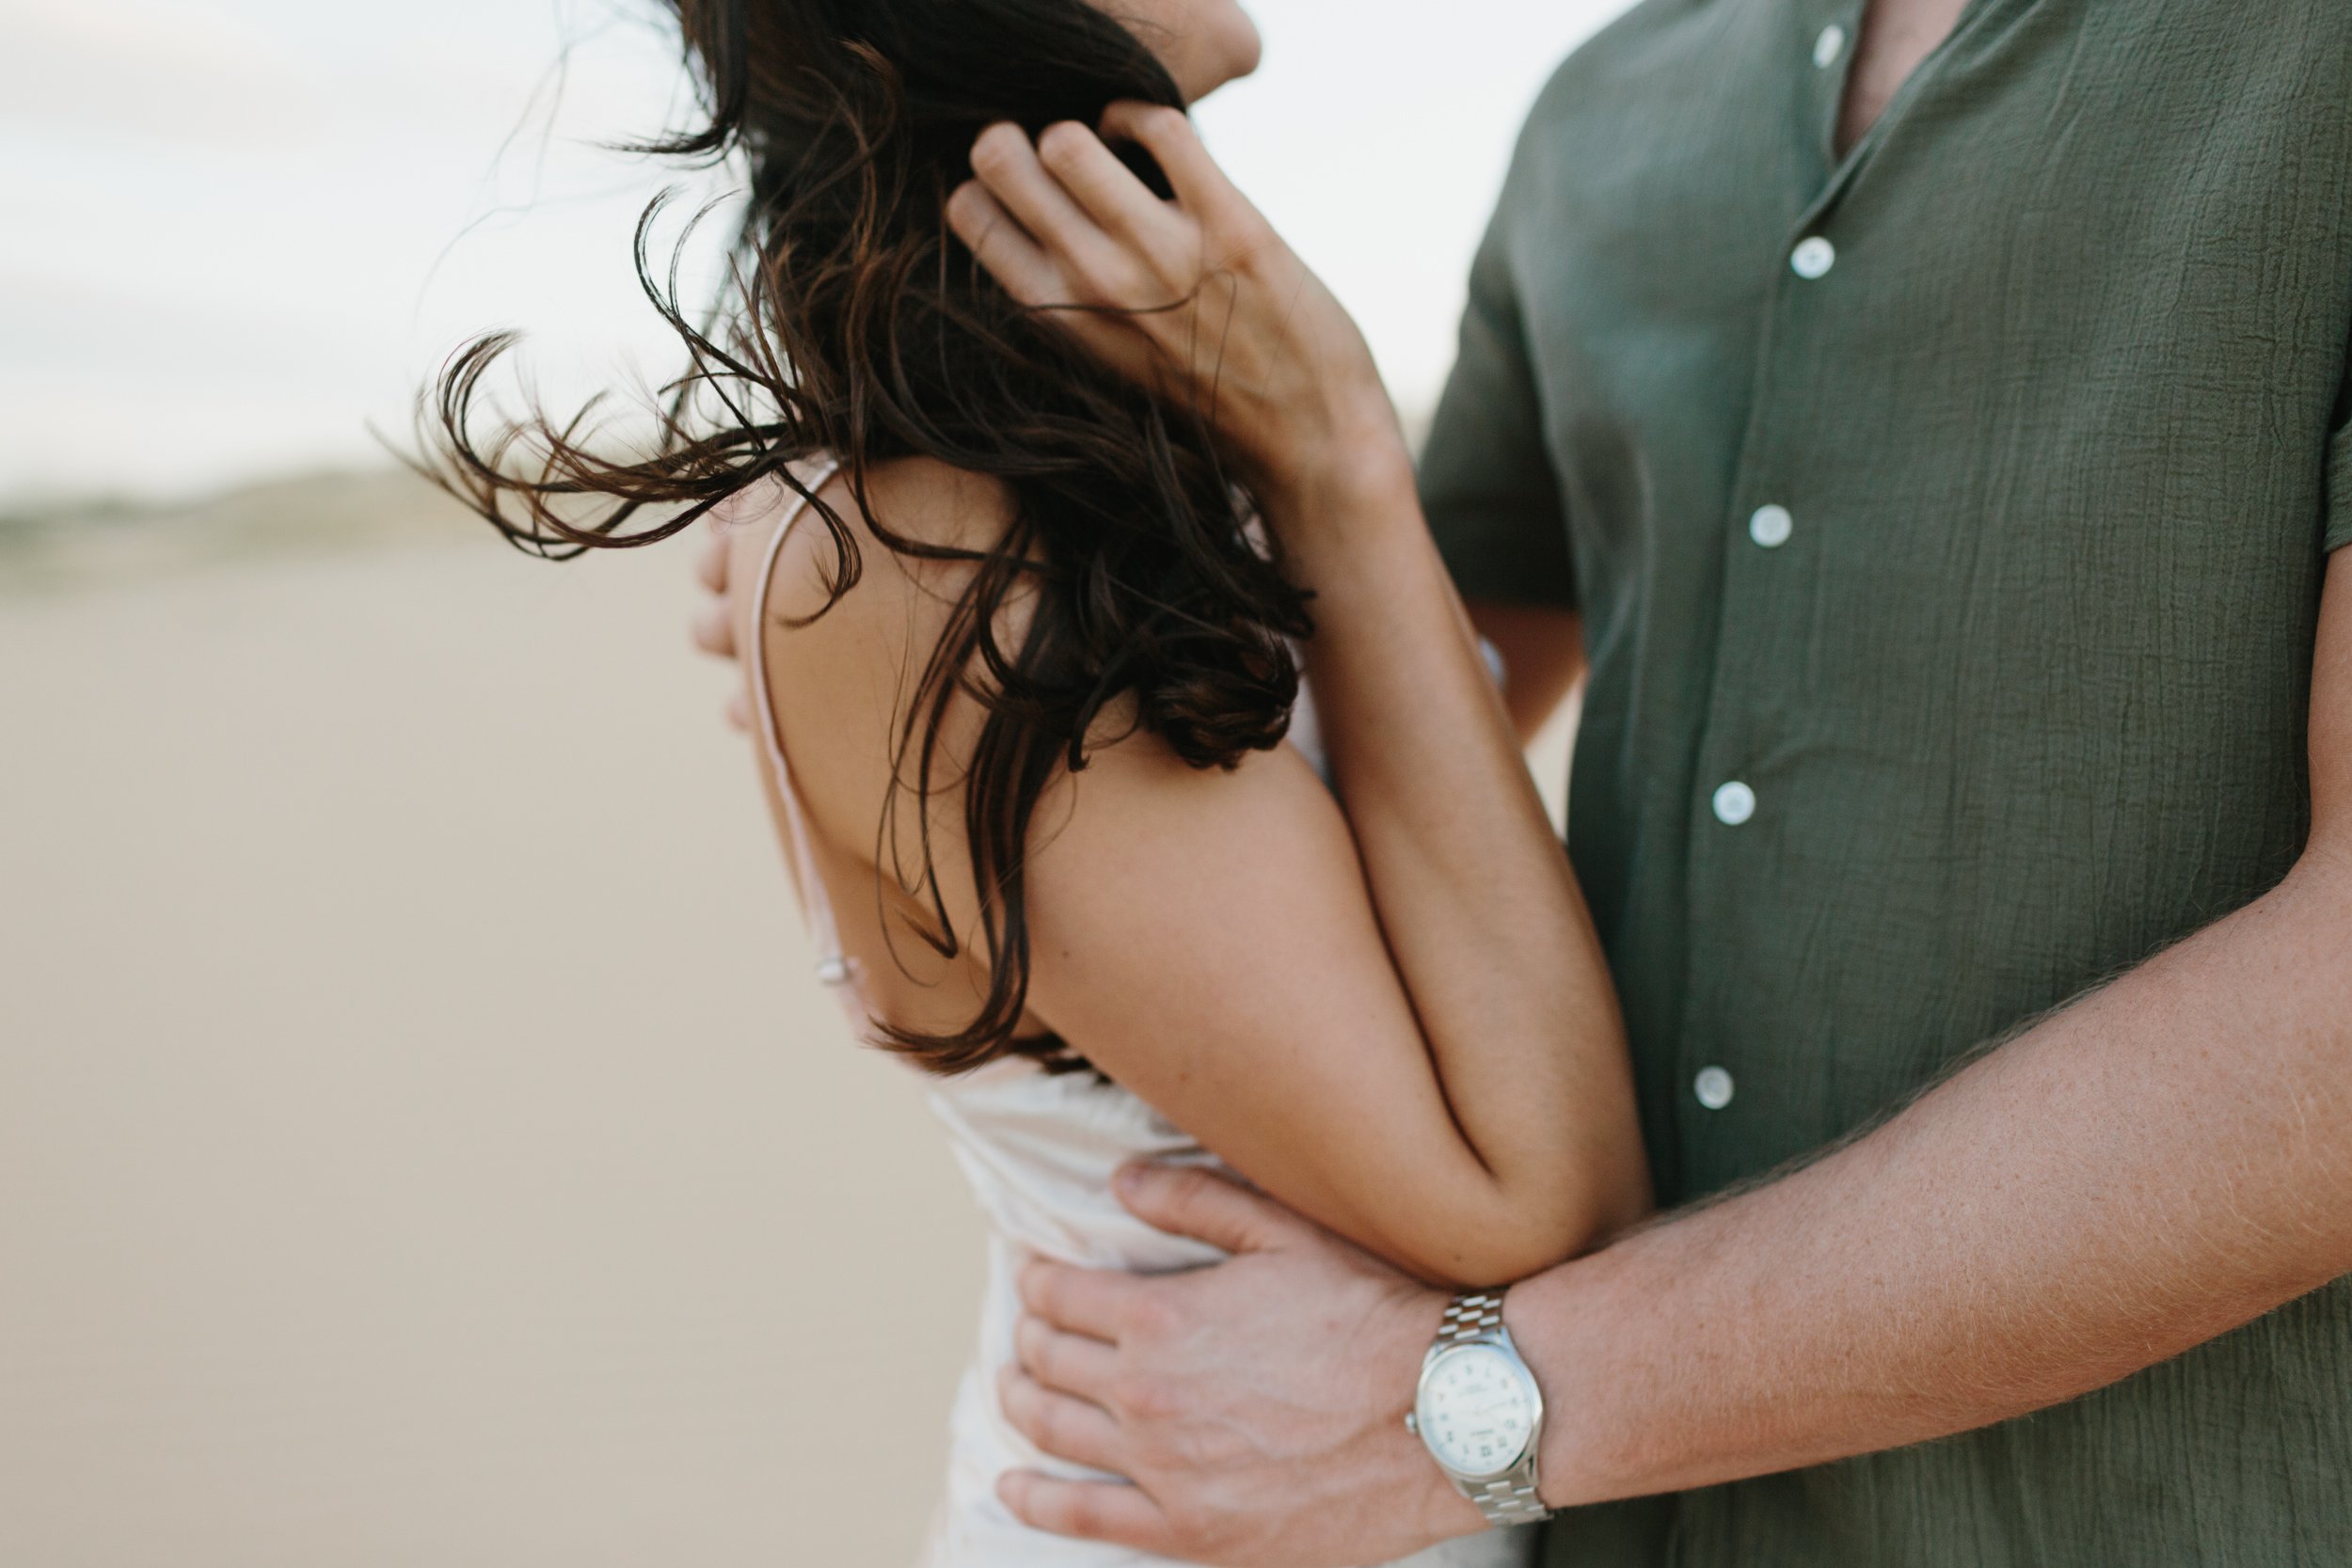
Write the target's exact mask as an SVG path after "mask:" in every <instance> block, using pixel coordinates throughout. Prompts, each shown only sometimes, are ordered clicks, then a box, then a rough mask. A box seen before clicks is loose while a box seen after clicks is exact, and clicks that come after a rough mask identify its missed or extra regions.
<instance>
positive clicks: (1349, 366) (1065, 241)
mask: <svg viewBox="0 0 2352 1568" xmlns="http://www.w3.org/2000/svg"><path fill="white" fill-rule="evenodd" d="M1112 142H1128V143H1134V144H1135V145H1136V146H1138V147H1140V148H1142V149H1143V150H1145V151H1147V152H1149V153H1150V154H1151V155H1152V158H1153V159H1154V160H1155V161H1156V162H1157V163H1158V165H1159V166H1160V168H1161V170H1162V171H1163V172H1164V173H1165V174H1166V175H1167V177H1168V184H1169V186H1170V187H1171V188H1172V189H1173V191H1174V192H1175V198H1174V199H1173V200H1162V199H1161V198H1159V197H1158V196H1157V195H1155V194H1154V193H1153V192H1152V189H1151V188H1150V187H1149V186H1147V185H1146V184H1145V183H1144V182H1142V180H1140V179H1138V178H1137V177H1136V174H1135V172H1134V171H1133V170H1132V169H1130V168H1129V167H1128V166H1126V165H1125V164H1124V163H1122V162H1120V158H1119V157H1118V155H1117V154H1116V153H1114V152H1113V151H1112V150H1111V148H1110V146H1109V145H1108V143H1112ZM972 168H973V172H974V173H975V175H976V176H977V178H976V179H974V180H972V181H970V182H966V183H965V184H963V185H962V186H961V187H960V188H958V189H957V191H956V192H955V194H954V196H953V197H952V198H950V199H949V201H948V205H947V218H948V222H949V223H950V225H952V226H953V228H954V230H955V231H956V233H957V235H958V237H960V238H961V240H962V241H963V243H964V244H965V245H967V246H969V247H970V248H971V250H972V252H973V254H974V255H975V256H977V258H978V259H979V261H980V263H981V265H983V266H985V267H986V268H987V269H988V270H989V272H990V273H991V274H992V275H993V276H994V277H995V278H996V279H997V281H998V282H1000V283H1001V284H1003V285H1004V287H1005V288H1006V289H1007V290H1008V291H1009V292H1010V293H1012V295H1013V296H1014V297H1015V298H1017V299H1019V300H1021V301H1022V302H1023V303H1024V304H1027V305H1031V306H1035V307H1037V308H1039V309H1042V310H1046V311H1050V312H1053V313H1054V315H1055V318H1056V319H1057V321H1058V322H1059V323H1060V325H1063V326H1065V327H1066V328H1067V329H1068V330H1069V331H1070V332H1071V334H1072V335H1073V337H1075V338H1076V339H1077V340H1078V341H1080V342H1081V343H1083V344H1084V345H1085V346H1086V347H1087V348H1088V349H1089V350H1090V351H1091V352H1092V353H1093V354H1095V355H1096V356H1099V357H1100V358H1102V359H1104V361H1106V362H1107V363H1109V364H1110V365H1112V366H1113V367H1115V368H1116V369H1118V370H1119V371H1120V372H1122V373H1124V374H1126V375H1128V376H1130V377H1132V378H1134V379H1135V380H1136V381H1138V382H1141V383H1142V384H1144V385H1146V386H1149V387H1151V388H1153V389H1154V390H1156V391H1158V392H1160V393H1161V394H1162V395H1164V396H1168V397H1171V398H1183V399H1185V400H1187V401H1189V402H1190V403H1192V404H1194V405H1195V406H1196V407H1198V408H1200V410H1201V411H1202V413H1203V414H1204V415H1205V416H1206V417H1207V418H1209V419H1210V420H1212V422H1213V423H1214V424H1215V425H1216V428H1217V430H1218V432H1219V433H1220V434H1221V435H1222V436H1224V438H1225V439H1226V440H1227V441H1229V442H1230V443H1231V444H1232V447H1233V449H1234V450H1235V451H1236V453H1237V455H1238V456H1239V457H1240V459H1241V460H1242V462H1243V464H1244V465H1245V467H1246V468H1247V470H1248V473H1249V476H1250V477H1251V479H1252V480H1253V481H1255V482H1256V483H1257V484H1258V486H1259V487H1260V489H1261V490H1262V492H1263V493H1264V499H1266V500H1267V501H1268V502H1269V511H1271V512H1274V513H1277V514H1280V513H1284V512H1291V511H1293V510H1294V509H1293V508H1291V507H1289V506H1286V505H1284V504H1283V503H1284V502H1286V501H1288V500H1291V499H1304V498H1306V497H1309V496H1312V495H1315V494H1316V493H1317V492H1319V491H1321V490H1323V489H1325V488H1327V486H1328V485H1330V484H1331V483H1334V482H1339V483H1362V482H1363V480H1364V478H1365V476H1366V475H1367V474H1368V473H1369V474H1377V475H1380V476H1382V478H1383V479H1384V480H1392V479H1393V478H1394V477H1395V476H1396V475H1397V474H1399V473H1404V474H1405V475H1406V482H1407V483H1409V472H1408V470H1407V467H1406V464H1407V460H1406V453H1405V445H1404V438H1403V436H1402V435H1401V433H1400V432H1399V430H1398V428H1397V421H1396V415H1395V411H1394V409H1393V408H1392V407H1391V404H1390V403H1389V399H1388V393H1387V390H1386V389H1385V388H1383V387H1382V385H1381V383H1380V375H1379V372H1378V370H1377V369H1376V368H1375V365H1374V363H1373V358H1372V353H1371V350H1370V349H1369V348H1368V347H1366V345H1365V343H1364V339H1363V334H1362V333H1361V332H1359V330H1358V329H1357V326H1356V324H1355V322H1354V321H1353V320H1351V319H1350V318H1349V316H1348V314H1347V312H1346V311H1345V310H1344V309H1342V308H1341V306H1340V303H1339V301H1338V300H1336V299H1335V298H1333V297H1332V295H1331V293H1330V291H1329V290H1327V288H1325V287H1324V285H1323V282H1322V280H1321V279H1320V278H1318V277H1315V275H1314V274H1313V273H1312V272H1311V271H1309V270H1308V268H1307V267H1306V265H1305V264H1304V263H1303V262H1301V261H1299V260H1298V258H1297V256H1296V255H1295V254H1294V253H1293V252H1292V250H1291V248H1290V246H1289V245H1286V244H1284V243H1283V241H1282V238H1281V236H1280V235H1279V234H1277V233H1276V232H1275V231H1274V229H1273V227H1272V226H1271V225H1270V224H1268V223H1267V222H1266V220H1265V218H1264V217H1263V215H1262V214H1260V213H1259V212H1258V210H1257V209H1256V208H1255V207H1254V206H1252V205H1251V204H1250V203H1249V201H1248V198H1245V197H1244V196H1243V195H1242V194H1241V192H1240V191H1238V190H1237V189H1235V188H1234V186H1233V184H1232V182H1231V181H1230V180H1228V179H1227V178H1226V177H1225V172H1224V170H1222V169H1220V168H1218V167H1217V166H1216V162H1215V161H1214V160H1213V159H1211V158H1210V156H1209V154H1208V150H1207V149H1205V148H1203V147H1202V146H1201V144H1200V137H1199V136H1198V135H1196V134H1195V132H1194V130H1193V126H1192V122H1191V121H1190V120H1189V119H1186V118H1185V117H1184V115H1183V114H1182V113H1180V112H1178V111H1177V110H1174V109H1169V108H1163V107H1157V106H1153V105H1148V104H1142V103H1116V104H1113V105H1112V106H1111V108H1110V109H1109V110H1108V111H1107V112H1106V113H1105V114H1104V117H1103V124H1102V130H1101V134H1100V135H1097V134H1096V133H1095V132H1094V131H1091V130H1089V129H1088V128H1087V127H1086V126H1083V125H1079V124H1075V123H1069V122H1065V123H1062V124H1058V125H1053V126H1049V127H1048V128H1047V129H1046V130H1045V132H1044V134H1043V135H1041V136H1040V137H1039V138H1038V139H1037V141H1036V143H1035V144H1034V145H1032V143H1031V142H1030V140H1029V138H1028V136H1027V135H1025V133H1024V132H1023V131H1022V130H1021V129H1020V128H1019V127H1017V126H1014V125H1009V124H1006V125H996V126H992V127H991V128H990V129H989V130H988V131H986V132H985V133H983V134H982V135H981V136H980V138H979V140H978V141H977V143H975V144H974V147H973V150H972ZM1304 510H1311V509H1304Z"/></svg>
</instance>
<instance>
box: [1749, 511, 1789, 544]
mask: <svg viewBox="0 0 2352 1568" xmlns="http://www.w3.org/2000/svg"><path fill="white" fill-rule="evenodd" d="M1796 531H1797V519H1796V518H1794V517H1792V516H1790V515H1788V508H1787V507H1785V506H1759V507H1757V508H1756V515H1754V516H1752V517H1750V518H1749V519H1748V537H1749V538H1751V539H1753V540H1755V541H1756V543H1757V544H1759V545H1761V546H1764V547H1765V548H1766V549H1768V550H1776V549H1778V548H1780V547H1781V546H1783V545H1786V544H1787V543H1788V536H1789V535H1790V534H1792V533H1794V532H1796Z"/></svg>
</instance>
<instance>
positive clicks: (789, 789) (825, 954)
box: [743, 458, 856, 986]
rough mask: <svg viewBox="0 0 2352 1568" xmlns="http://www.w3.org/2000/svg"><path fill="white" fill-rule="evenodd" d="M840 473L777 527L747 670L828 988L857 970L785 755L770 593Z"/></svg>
mask: <svg viewBox="0 0 2352 1568" xmlns="http://www.w3.org/2000/svg"><path fill="white" fill-rule="evenodd" d="M840 471H841V464H840V462H839V461H838V460H837V459H830V458H829V459H827V460H826V462H825V463H824V464H823V465H822V466H821V467H818V468H817V469H815V470H814V471H812V472H811V473H810V474H808V475H807V477H806V478H805V479H804V480H803V489H804V490H805V492H806V494H804V495H802V496H799V497H797V498H795V499H794V500H793V503H792V508H791V510H790V511H788V512H787V513H786V514H785V515H784V520H783V521H782V522H780V523H778V524H777V525H776V531H775V533H774V534H773V535H772V536H771V537H770V539H769V541H768V549H767V553H766V554H765V555H763V556H762V557H761V558H760V564H759V580H758V582H757V583H755V585H754V586H753V589H752V621H751V636H750V641H748V642H747V644H746V645H745V647H744V649H743V668H744V671H745V672H746V673H747V674H748V675H749V677H750V680H751V687H752V705H753V711H754V712H755V713H756V714H757V715H758V716H759V738H760V743H761V746H762V749H763V750H765V752H767V755H768V768H769V772H770V775H771V779H772V781H773V784H774V789H773V796H774V800H775V802H776V805H777V807H778V813H777V814H778V816H781V817H782V819H783V821H782V824H781V825H782V827H783V829H784V832H785V836H786V837H787V839H789V840H790V842H791V846H792V866H793V871H794V875H795V879H797V880H798V881H799V883H800V888H801V906H802V909H803V912H804V913H805V915H806V917H807V920H808V934H809V938H810V940H811V941H812V942H814V943H815V944H816V947H817V977H818V979H820V980H822V981H823V982H824V983H825V984H827V985H829V986H847V985H850V983H851V982H852V981H853V980H854V979H855V978H856V966H855V964H854V962H853V961H852V960H851V959H850V957H849V955H848V954H846V953H844V952H843V951H842V949H841V934H840V929H839V927H837V926H836V925H835V924H834V916H833V900H832V898H831V897H829V896H828V895H826V892H825V879H824V878H823V876H822V875H820V874H819V872H818V868H817V863H816V861H815V860H814V859H812V858H811V856H810V853H809V832H808V813H807V811H806V809H805V808H804V807H803V805H802V803H801V791H800V786H799V785H798V784H794V782H793V779H792V764H791V762H790V761H789V759H787V757H786V756H785V753H784V731H783V730H782V729H781V728H780V727H779V726H778V725H777V723H776V703H775V695H774V693H773V692H771V691H770V690H769V689H768V657H767V637H766V628H767V626H768V591H769V588H770V586H771V584H772V583H773V582H774V581H775V577H776V560H777V558H778V557H779V556H781V555H782V554H783V553H784V542H785V540H786V539H787V538H788V537H790V535H791V532H792V525H793V524H795V523H797V522H799V521H800V520H801V518H802V516H803V514H805V513H806V512H807V511H808V509H809V503H810V499H811V498H812V497H814V496H815V495H816V494H817V492H818V491H819V490H822V489H823V488H824V487H825V486H826V485H827V484H829V483H832V482H833V480H834V476H835V475H837V474H839V473H840Z"/></svg>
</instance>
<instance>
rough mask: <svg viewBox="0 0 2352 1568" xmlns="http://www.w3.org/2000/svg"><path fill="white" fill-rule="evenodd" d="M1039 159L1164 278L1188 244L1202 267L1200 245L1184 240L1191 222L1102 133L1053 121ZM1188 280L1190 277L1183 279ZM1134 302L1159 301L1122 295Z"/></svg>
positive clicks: (1094, 216) (1089, 212)
mask: <svg viewBox="0 0 2352 1568" xmlns="http://www.w3.org/2000/svg"><path fill="white" fill-rule="evenodd" d="M1037 155H1038V160H1039V162H1041V163H1042V164H1043V165H1044V166H1045V168H1046V171H1047V172H1048V173H1050V174H1052V175H1053V177H1054V178H1055V179H1056V180H1057V181H1059V182H1061V186H1062V189H1064V190H1066V191H1068V192H1069V193H1070V195H1071V196H1072V198H1074V199H1075V200H1076V201H1077V203H1078V205H1079V206H1080V207H1082V208H1084V209H1085V210H1086V213H1087V215H1088V216H1089V217H1091V218H1092V219H1093V220H1094V221H1095V222H1096V223H1097V224H1099V225H1101V226H1102V227H1103V228H1104V230H1107V231H1108V232H1109V233H1110V234H1112V235H1113V236H1114V237H1115V238H1118V239H1120V240H1123V241H1124V242H1126V243H1127V245H1130V246H1132V247H1134V248H1135V249H1136V250H1137V251H1139V252H1141V253H1142V254H1143V255H1144V256H1145V257H1146V258H1147V259H1148V260H1149V261H1152V270H1153V271H1155V272H1157V273H1159V274H1160V276H1161V277H1163V278H1168V277H1169V276H1170V269H1171V267H1172V266H1180V265H1182V263H1183V262H1184V260H1185V258H1184V256H1183V255H1182V254H1180V253H1181V252H1183V251H1184V250H1186V249H1189V250H1191V251H1192V252H1193V253H1194V254H1193V257H1192V258H1191V259H1192V261H1194V263H1195V267H1196V270H1197V267H1198V252H1199V248H1200V247H1199V246H1198V245H1186V243H1185V242H1186V234H1187V230H1189V227H1190V226H1189V225H1188V224H1187V223H1186V222H1185V220H1184V218H1182V217H1180V216H1179V215H1178V214H1176V213H1175V212H1173V211H1171V210H1170V209H1169V207H1168V203H1167V202H1165V201H1162V200H1161V199H1160V198H1158V197H1157V196H1155V195H1153V194H1152V188H1151V187H1150V186H1148V185H1146V184H1145V183H1144V182H1142V181H1141V180H1139V179H1137V178H1136V171H1135V170H1133V169H1131V168H1129V167H1128V166H1126V165H1125V164H1122V163H1120V161H1119V154H1118V153H1116V152H1113V151H1112V150H1110V149H1109V148H1108V147H1106V146H1104V142H1103V138H1102V137H1100V136H1098V135H1095V134H1094V133H1093V132H1092V131H1090V130H1089V129H1087V127H1085V126H1083V125H1080V124H1078V123H1077V122H1076V121H1074V120H1063V121H1062V122H1061V123H1059V124H1057V125H1049V126H1047V127H1046V128H1045V134H1044V135H1041V136H1040V137H1038V139H1037ZM1184 281H1185V282H1187V283H1188V282H1189V281H1190V279H1189V278H1186V279H1184ZM1121 303H1125V304H1130V305H1140V304H1155V303H1157V302H1156V301H1122V302H1121Z"/></svg>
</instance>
